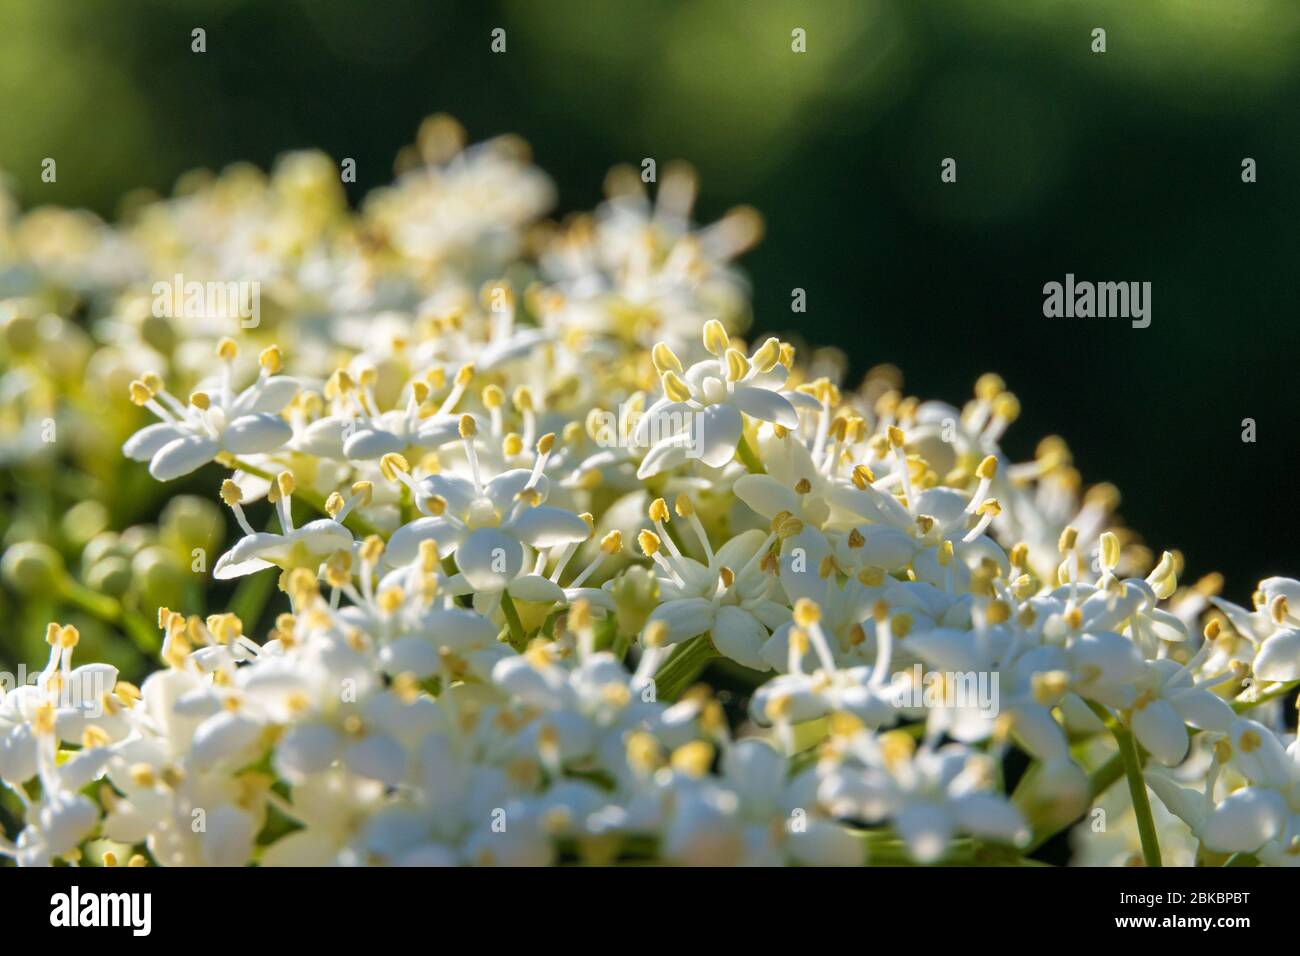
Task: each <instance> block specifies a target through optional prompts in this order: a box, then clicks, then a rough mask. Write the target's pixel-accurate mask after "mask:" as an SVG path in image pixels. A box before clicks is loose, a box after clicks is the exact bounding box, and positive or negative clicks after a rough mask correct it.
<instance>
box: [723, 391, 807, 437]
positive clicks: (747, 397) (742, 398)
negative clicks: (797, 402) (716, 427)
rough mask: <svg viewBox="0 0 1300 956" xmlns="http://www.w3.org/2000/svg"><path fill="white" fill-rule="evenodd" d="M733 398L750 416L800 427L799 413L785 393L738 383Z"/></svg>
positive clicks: (787, 425) (790, 426)
mask: <svg viewBox="0 0 1300 956" xmlns="http://www.w3.org/2000/svg"><path fill="white" fill-rule="evenodd" d="M732 400H733V401H735V403H736V404H737V405H738V406H739V407H740V410H741V411H742V412H744V413H745V414H746V415H748V416H749V417H750V418H759V419H762V420H763V421H765V422H775V423H776V424H778V425H784V426H785V427H786V428H798V427H799V415H798V413H797V412H795V410H794V406H793V405H791V404H790V401H789V399H787V398H786V397H785V396H784V395H779V394H777V393H776V392H773V391H769V390H768V389H766V388H753V387H752V386H749V385H737V386H736V390H735V392H733V393H732Z"/></svg>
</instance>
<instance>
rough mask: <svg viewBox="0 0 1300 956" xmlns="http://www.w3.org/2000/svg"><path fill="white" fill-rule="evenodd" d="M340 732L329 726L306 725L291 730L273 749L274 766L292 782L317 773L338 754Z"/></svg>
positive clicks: (326, 766)
mask: <svg viewBox="0 0 1300 956" xmlns="http://www.w3.org/2000/svg"><path fill="white" fill-rule="evenodd" d="M340 740H341V737H340V735H339V732H338V731H337V730H335V729H334V728H333V727H330V726H329V725H328V724H320V723H309V724H298V725H296V726H293V727H290V728H289V729H288V731H286V732H285V735H284V736H283V737H281V738H280V742H279V744H278V745H277V746H276V748H275V765H276V768H277V770H279V772H280V773H282V774H284V775H285V776H287V777H290V778H291V779H295V778H301V777H305V776H308V775H310V774H313V773H320V772H321V771H322V770H325V769H327V768H328V767H329V765H330V764H332V763H333V762H334V760H335V758H336V757H337V756H338V752H339V742H340Z"/></svg>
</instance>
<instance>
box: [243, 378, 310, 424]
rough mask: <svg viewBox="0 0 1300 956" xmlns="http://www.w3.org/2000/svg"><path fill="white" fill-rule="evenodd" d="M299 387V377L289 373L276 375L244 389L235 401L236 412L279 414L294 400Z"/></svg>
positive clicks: (245, 413) (244, 413)
mask: <svg viewBox="0 0 1300 956" xmlns="http://www.w3.org/2000/svg"><path fill="white" fill-rule="evenodd" d="M298 388H299V385H298V381H297V379H293V378H290V377H289V376H287V375H274V376H272V377H271V378H268V379H267V380H266V381H265V382H261V383H259V384H256V385H250V386H249V387H248V388H246V389H244V391H243V392H242V393H241V394H240V396H239V398H238V399H236V401H235V408H234V412H235V414H236V415H247V414H249V413H250V412H270V413H271V414H278V413H279V412H281V411H283V409H284V406H286V405H288V404H289V403H290V402H291V401H293V397H294V396H295V395H297V394H298Z"/></svg>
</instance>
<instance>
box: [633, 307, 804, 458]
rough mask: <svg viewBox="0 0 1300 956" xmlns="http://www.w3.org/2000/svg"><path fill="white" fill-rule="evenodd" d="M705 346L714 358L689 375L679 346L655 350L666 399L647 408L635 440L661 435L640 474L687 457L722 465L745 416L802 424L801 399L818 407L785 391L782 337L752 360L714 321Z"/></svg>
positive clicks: (708, 328)
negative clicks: (677, 349)
mask: <svg viewBox="0 0 1300 956" xmlns="http://www.w3.org/2000/svg"><path fill="white" fill-rule="evenodd" d="M704 345H705V348H706V349H708V350H709V352H711V353H712V354H713V355H714V356H715V357H714V358H713V359H706V360H704V361H701V362H696V363H695V364H694V365H692V366H691V367H690V368H689V369H686V370H685V372H683V371H682V364H681V361H680V360H679V359H678V358H677V356H676V355H674V354H673V351H672V349H670V348H669V347H668V346H667V345H666V344H663V343H660V344H659V345H657V346H656V347H655V350H654V359H655V367H656V368H657V369H658V370H659V373H660V375H661V376H662V377H663V388H664V396H663V397H662V398H660V399H658V400H657V401H655V402H654V403H653V404H652V405H651V406H650V407H649V408H647V409H646V411H645V415H644V416H643V417H642V418H641V421H640V422H639V423H638V424H637V428H636V431H635V438H636V441H637V443H638V444H640V445H644V444H646V443H648V441H649V439H650V437H651V436H652V435H655V434H661V435H662V437H660V439H659V441H658V442H657V443H655V444H654V445H653V446H651V448H650V450H649V451H648V452H646V456H645V458H644V459H642V461H641V467H640V468H639V469H637V477H638V478H641V479H645V478H649V477H651V476H652V475H657V474H659V473H660V472H663V471H667V470H668V469H670V468H675V467H677V466H678V465H680V464H682V463H683V462H685V461H686V460H687V459H688V458H698V459H699V460H700V461H702V462H703V463H704V464H705V465H708V466H709V467H711V468H718V467H721V466H722V465H725V464H726V463H727V462H729V461H730V460H731V459H732V456H734V455H735V453H736V446H737V445H738V443H739V442H740V439H741V436H742V434H743V433H744V428H745V419H744V416H745V415H749V416H750V417H751V418H756V419H759V420H760V421H766V422H774V423H776V424H778V425H781V426H783V427H785V428H797V427H798V426H799V415H798V412H796V411H795V404H794V403H795V402H800V403H804V402H812V404H813V405H814V406H815V405H816V403H815V402H813V401H812V399H810V398H809V397H808V396H804V395H801V393H798V392H783V391H782V388H783V386H784V385H785V381H786V376H787V374H788V369H787V368H786V367H785V366H784V365H782V364H781V358H782V355H783V352H782V346H781V344H780V343H779V342H778V341H777V340H776V339H768V340H767V341H766V342H765V343H763V345H762V346H761V347H760V348H759V349H757V350H756V351H755V352H754V354H753V356H752V357H749V358H746V356H745V355H744V353H743V352H741V351H739V350H738V349H734V348H732V347H731V345H730V341H729V337H728V336H727V333H726V330H725V329H723V327H722V324H721V323H720V322H718V321H716V320H712V321H710V322H708V323H707V324H706V325H705V327H704ZM664 432H667V434H666V435H663V434H662V433H664Z"/></svg>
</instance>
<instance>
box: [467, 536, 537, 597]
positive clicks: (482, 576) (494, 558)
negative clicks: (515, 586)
mask: <svg viewBox="0 0 1300 956" xmlns="http://www.w3.org/2000/svg"><path fill="white" fill-rule="evenodd" d="M456 566H457V567H458V568H460V572H461V573H462V574H464V575H465V580H466V581H468V582H469V584H470V586H471V587H472V588H474V590H476V591H502V590H504V589H505V587H506V585H507V584H509V583H510V582H511V581H513V580H514V579H515V578H516V577H518V576H519V572H520V570H522V569H523V566H524V549H523V545H521V544H520V543H519V540H518V539H517V538H513V537H511V536H510V535H508V534H506V533H505V532H504V531H502V530H500V529H499V528H479V529H478V530H476V531H471V532H470V533H469V537H467V538H466V539H465V540H464V541H463V542H462V543H461V545H460V547H459V548H458V549H456Z"/></svg>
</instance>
